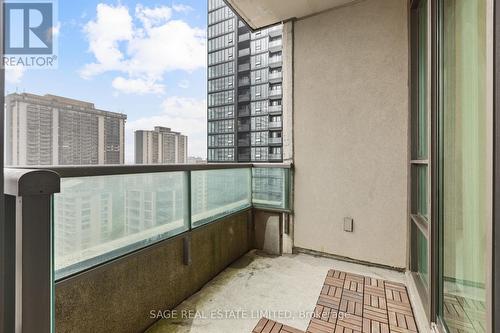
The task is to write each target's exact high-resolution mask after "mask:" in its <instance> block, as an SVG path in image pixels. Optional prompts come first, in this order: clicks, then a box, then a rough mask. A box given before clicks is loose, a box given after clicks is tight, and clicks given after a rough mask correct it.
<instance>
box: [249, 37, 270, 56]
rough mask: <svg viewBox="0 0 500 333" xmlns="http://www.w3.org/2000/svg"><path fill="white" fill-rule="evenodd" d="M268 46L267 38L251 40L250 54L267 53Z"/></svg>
mask: <svg viewBox="0 0 500 333" xmlns="http://www.w3.org/2000/svg"><path fill="white" fill-rule="evenodd" d="M268 46H269V39H268V38H260V39H256V40H252V42H251V43H250V52H252V54H255V53H259V52H267V50H268Z"/></svg>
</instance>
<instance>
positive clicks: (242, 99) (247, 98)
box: [238, 93, 250, 102]
mask: <svg viewBox="0 0 500 333" xmlns="http://www.w3.org/2000/svg"><path fill="white" fill-rule="evenodd" d="M248 101H250V93H248V94H240V95H238V102H248Z"/></svg>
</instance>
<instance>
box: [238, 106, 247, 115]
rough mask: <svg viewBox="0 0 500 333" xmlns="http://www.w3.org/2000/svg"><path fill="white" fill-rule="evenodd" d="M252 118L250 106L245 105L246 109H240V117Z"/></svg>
mask: <svg viewBox="0 0 500 333" xmlns="http://www.w3.org/2000/svg"><path fill="white" fill-rule="evenodd" d="M248 116H250V106H248V105H245V106H244V107H240V108H238V117H248Z"/></svg>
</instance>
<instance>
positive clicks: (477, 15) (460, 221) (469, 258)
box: [438, 0, 492, 333]
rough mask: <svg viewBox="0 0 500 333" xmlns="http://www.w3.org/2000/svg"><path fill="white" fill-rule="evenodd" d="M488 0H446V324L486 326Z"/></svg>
mask: <svg viewBox="0 0 500 333" xmlns="http://www.w3.org/2000/svg"><path fill="white" fill-rule="evenodd" d="M486 2H487V0H442V1H440V7H439V11H438V12H439V16H438V22H439V28H440V29H439V30H440V45H439V49H440V66H439V67H440V90H439V93H438V94H439V99H440V107H439V108H440V110H439V115H440V122H441V126H440V131H441V133H440V138H441V145H440V147H441V149H440V160H441V165H440V168H441V169H440V171H441V172H440V175H441V178H442V179H441V180H440V187H441V189H440V191H439V193H440V194H441V195H440V198H439V205H440V209H439V210H440V212H441V213H440V221H439V230H440V237H439V239H440V240H439V249H440V263H439V288H438V289H439V295H438V299H439V300H438V312H439V314H438V315H439V317H440V320H441V322H442V323H443V326H444V328H445V329H446V330H447V331H448V332H453V333H455V332H457V333H458V332H474V333H476V332H477V333H480V332H486V326H487V325H486V305H487V296H486V295H487V293H486V286H487V279H486V274H487V273H486V272H487V252H488V251H489V249H488V245H487V244H488V242H487V235H486V230H487V226H488V224H489V223H491V220H490V215H489V213H488V211H489V210H490V209H491V200H489V198H490V197H489V194H488V191H489V189H490V186H489V185H488V184H489V183H491V178H490V176H489V173H490V172H491V171H490V168H489V166H488V163H489V161H490V154H491V153H492V150H491V148H492V146H491V144H489V143H488V142H487V141H488V133H489V128H488V127H489V126H491V123H488V121H487V119H488V116H487V112H488V111H487V103H486V100H487V95H486V91H487V87H486V82H487V69H486V68H487V66H486V61H487V54H486V52H487V51H486V50H487V47H486V43H487V36H486V17H487V16H486Z"/></svg>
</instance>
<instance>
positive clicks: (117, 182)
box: [53, 172, 189, 279]
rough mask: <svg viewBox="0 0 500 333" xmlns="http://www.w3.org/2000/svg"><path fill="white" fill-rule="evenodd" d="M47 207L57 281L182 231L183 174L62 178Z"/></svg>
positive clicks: (186, 226)
mask: <svg viewBox="0 0 500 333" xmlns="http://www.w3.org/2000/svg"><path fill="white" fill-rule="evenodd" d="M53 207H54V208H53V210H54V211H53V217H54V244H55V277H56V279H61V278H63V277H66V276H68V275H72V274H74V273H77V272H80V271H82V270H85V269H88V268H90V267H93V266H96V265H98V264H101V263H103V262H106V261H109V260H111V259H114V258H117V257H120V256H122V255H124V254H126V253H129V252H132V251H134V250H137V249H139V248H142V247H145V246H148V245H150V244H153V243H156V242H158V241H160V240H163V239H166V238H169V237H171V236H174V235H177V234H180V233H182V232H185V231H187V230H188V229H189V216H188V209H189V207H188V173H187V172H168V173H150V174H127V175H112V176H96V177H77V178H63V179H62V180H61V193H59V194H56V195H54V206H53Z"/></svg>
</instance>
